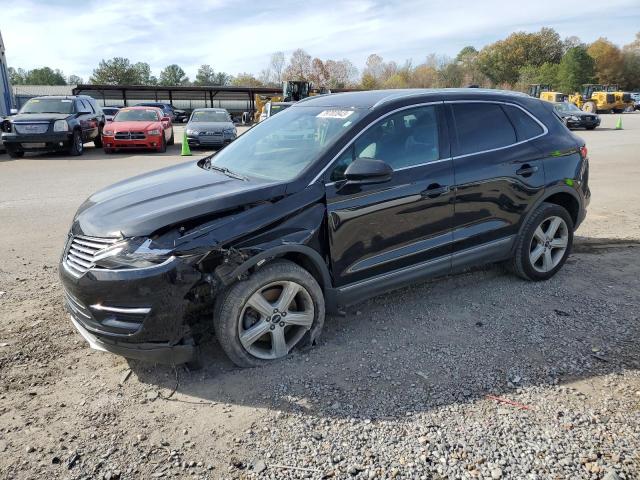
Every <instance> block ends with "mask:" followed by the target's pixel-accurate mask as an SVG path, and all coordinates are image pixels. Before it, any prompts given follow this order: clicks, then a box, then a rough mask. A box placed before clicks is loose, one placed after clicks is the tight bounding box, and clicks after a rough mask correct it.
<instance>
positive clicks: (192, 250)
mask: <svg viewBox="0 0 640 480" xmlns="http://www.w3.org/2000/svg"><path fill="white" fill-rule="evenodd" d="M588 171H589V167H588V160H587V150H586V147H585V145H584V142H583V141H582V140H580V139H579V138H578V137H576V136H574V134H572V133H571V132H570V131H569V130H568V129H567V128H566V126H565V125H564V124H563V123H562V121H561V120H560V119H559V118H558V116H557V115H555V113H554V110H553V105H552V104H550V103H548V102H543V101H540V100H538V99H534V98H531V97H529V96H527V95H522V94H516V93H509V92H500V91H492V90H480V89H460V90H457V89H447V90H404V91H403V90H399V91H391V90H389V91H371V92H354V93H341V94H335V95H325V96H318V97H311V98H308V99H305V100H302V101H300V102H297V103H296V104H295V105H293V106H291V107H290V108H288V109H286V110H285V111H283V112H281V113H279V114H278V115H275V116H274V117H273V118H270V119H268V120H267V121H265V122H262V123H260V124H258V125H257V126H255V127H254V128H252V129H251V130H249V131H248V132H247V133H245V134H244V135H242V136H240V137H238V139H237V140H236V141H235V142H233V143H231V144H230V145H228V146H226V147H225V148H224V149H223V150H221V151H220V152H218V153H217V154H216V155H214V156H213V155H212V156H210V157H206V158H203V159H201V160H199V161H196V162H188V163H182V164H179V165H175V166H172V167H169V168H165V169H162V170H158V171H156V172H152V173H148V174H145V175H142V176H138V177H135V178H132V179H130V180H125V181H123V182H120V183H118V184H116V185H113V186H111V187H107V188H105V189H104V190H102V191H99V192H97V193H95V194H94V195H92V196H91V197H90V198H89V199H88V200H87V201H86V202H85V203H84V204H83V205H82V206H81V207H80V209H79V210H78V212H77V214H76V216H75V219H74V221H73V225H72V227H71V231H70V233H69V238H68V240H67V243H66V245H65V247H64V251H63V254H62V257H61V265H60V276H61V279H62V283H63V285H64V290H65V295H66V305H67V307H68V309H69V311H70V313H71V318H72V321H73V323H74V325H75V326H76V327H77V329H78V330H79V331H80V332H81V333H82V335H83V336H84V337H85V338H86V339H87V340H88V342H89V343H90V344H91V345H92V346H93V347H95V348H98V349H102V350H108V351H111V352H115V353H119V354H121V355H125V356H129V357H134V358H146V359H150V360H154V361H161V362H172V363H180V362H187V361H190V360H191V359H192V358H193V356H194V354H195V352H196V351H197V349H196V348H195V347H196V345H197V340H198V337H197V335H195V334H194V332H197V331H198V329H199V328H200V327H201V326H202V324H201V323H199V322H198V320H197V319H200V322H201V319H202V316H201V315H198V314H200V313H202V312H207V311H209V312H210V316H207V317H206V318H207V319H208V320H207V322H212V324H213V328H214V331H215V334H216V336H217V338H218V340H219V343H220V345H221V347H222V348H223V349H224V351H225V352H226V353H227V355H228V356H229V357H230V358H231V360H232V361H233V362H235V363H236V364H237V365H240V366H255V365H260V364H262V363H264V362H268V361H271V360H275V359H278V358H281V357H285V356H286V355H287V354H288V353H289V352H290V351H291V350H292V349H293V348H294V347H295V346H296V345H301V344H311V343H313V342H314V340H315V339H317V338H318V336H319V335H320V332H321V330H322V326H323V323H324V317H325V311H326V312H329V313H338V312H340V311H342V310H343V309H344V308H345V307H346V306H348V305H350V304H353V303H356V302H359V301H362V300H363V299H364V298H366V297H370V296H372V295H377V294H380V293H382V292H384V291H387V290H390V289H394V288H398V287H400V286H403V285H406V284H409V283H412V282H416V281H421V280H424V279H426V278H429V277H434V276H439V275H447V274H450V273H452V272H455V271H460V270H462V269H466V268H468V267H471V266H473V265H479V264H485V263H489V262H502V261H506V262H507V263H508V264H509V265H510V266H511V268H512V270H513V271H514V272H515V273H516V274H517V275H519V276H520V277H522V278H525V279H528V280H534V281H535V280H546V279H548V278H550V277H551V276H553V275H554V274H555V273H556V272H557V271H558V270H559V269H560V268H561V267H562V265H563V264H564V262H565V260H566V259H567V256H568V255H569V252H570V250H571V245H572V241H573V232H574V230H575V229H576V228H577V227H578V225H580V222H582V220H583V219H584V217H585V213H586V210H585V208H586V206H587V204H588V202H589V198H590V191H589V187H588V185H587V181H588V177H589V173H588ZM452 301H455V299H452Z"/></svg>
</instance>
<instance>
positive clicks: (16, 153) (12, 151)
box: [6, 146, 24, 158]
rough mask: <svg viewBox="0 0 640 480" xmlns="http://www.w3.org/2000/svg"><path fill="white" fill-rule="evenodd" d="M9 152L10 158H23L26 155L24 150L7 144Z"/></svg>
mask: <svg viewBox="0 0 640 480" xmlns="http://www.w3.org/2000/svg"><path fill="white" fill-rule="evenodd" d="M6 148H7V153H8V154H9V157H10V158H22V157H24V150H19V149H17V148H15V147H9V146H7V147H6Z"/></svg>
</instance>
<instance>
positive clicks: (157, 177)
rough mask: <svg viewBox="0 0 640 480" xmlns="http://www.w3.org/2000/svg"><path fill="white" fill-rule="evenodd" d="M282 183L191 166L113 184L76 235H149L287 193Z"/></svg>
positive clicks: (87, 206)
mask: <svg viewBox="0 0 640 480" xmlns="http://www.w3.org/2000/svg"><path fill="white" fill-rule="evenodd" d="M284 191H285V185H284V184H282V183H274V182H266V181H262V180H255V179H250V180H240V179H236V178H231V177H228V176H227V175H225V174H223V173H221V172H217V171H215V170H204V169H202V168H201V167H200V166H199V165H198V162H187V163H182V164H179V165H175V166H171V167H167V168H163V169H161V170H157V171H155V172H150V173H147V174H144V175H140V176H137V177H133V178H130V179H128V180H124V181H122V182H119V183H116V184H113V185H111V186H109V187H107V188H105V189H103V190H100V191H99V192H96V193H94V194H93V195H91V196H90V197H89V198H88V199H87V200H86V201H85V202H84V203H83V204H82V205H81V206H80V208H79V209H78V212H77V213H76V216H75V218H74V222H73V226H72V232H73V233H74V234H82V235H89V236H95V237H120V236H124V237H137V236H148V235H151V234H152V233H154V232H156V231H157V230H159V229H162V228H164V227H170V226H175V225H177V224H179V223H182V222H187V221H190V220H194V219H196V218H201V219H202V221H206V220H207V219H208V218H215V216H216V215H220V214H221V213H222V212H225V211H228V210H232V209H237V208H238V207H242V206H245V205H249V204H255V203H256V202H261V201H268V200H271V199H272V198H274V197H276V196H279V195H282V194H284Z"/></svg>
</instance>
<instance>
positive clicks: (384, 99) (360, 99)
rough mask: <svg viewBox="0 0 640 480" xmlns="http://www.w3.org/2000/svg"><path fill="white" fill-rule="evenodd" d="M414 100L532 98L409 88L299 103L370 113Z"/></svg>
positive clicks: (475, 90)
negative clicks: (369, 110)
mask: <svg viewBox="0 0 640 480" xmlns="http://www.w3.org/2000/svg"><path fill="white" fill-rule="evenodd" d="M413 97H423V98H425V99H429V98H430V97H431V98H437V99H441V100H446V99H454V98H465V99H487V98H503V99H504V97H510V98H520V99H522V98H530V97H529V96H528V95H526V94H524V93H520V92H512V91H508V90H492V89H484V88H409V89H401V90H369V91H361V92H345V93H335V94H329V95H318V96H315V97H308V98H305V99H304V100H302V101H300V102H298V103H297V105H304V106H309V107H311V106H315V107H351V108H369V109H370V108H375V107H377V106H379V105H382V104H386V103H389V102H394V101H401V100H404V99H408V98H413Z"/></svg>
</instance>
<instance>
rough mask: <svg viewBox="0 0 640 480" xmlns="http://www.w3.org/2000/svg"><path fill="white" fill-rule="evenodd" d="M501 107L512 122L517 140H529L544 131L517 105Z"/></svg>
mask: <svg viewBox="0 0 640 480" xmlns="http://www.w3.org/2000/svg"><path fill="white" fill-rule="evenodd" d="M502 108H504V111H505V112H507V115H508V116H509V119H510V120H511V123H513V126H514V127H515V128H516V135H517V137H518V141H519V142H522V141H523V140H529V139H530V138H533V137H537V136H538V135H542V134H543V133H544V130H543V129H542V127H541V126H540V124H539V123H538V122H536V121H535V120H534V119H533V118H531V116H530V115H528V114H527V113H525V112H523V111H522V110H521V109H519V108H518V107H514V106H512V105H502Z"/></svg>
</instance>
